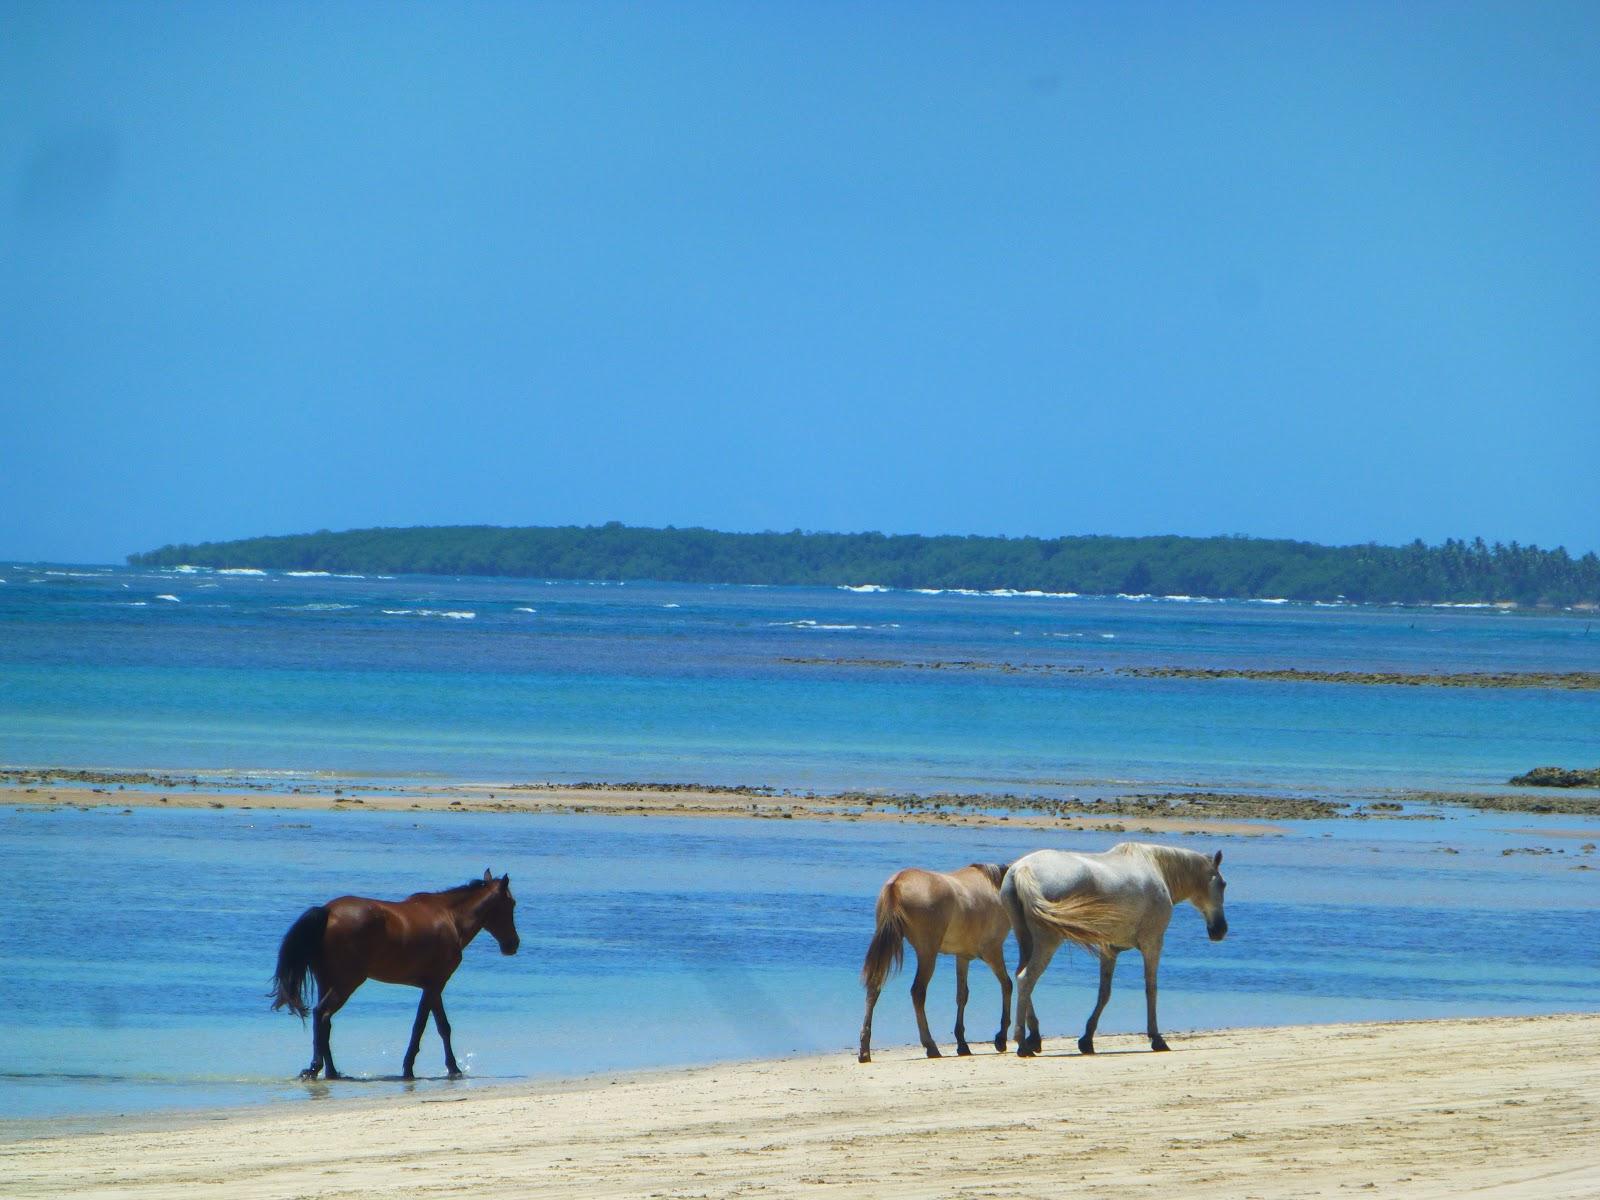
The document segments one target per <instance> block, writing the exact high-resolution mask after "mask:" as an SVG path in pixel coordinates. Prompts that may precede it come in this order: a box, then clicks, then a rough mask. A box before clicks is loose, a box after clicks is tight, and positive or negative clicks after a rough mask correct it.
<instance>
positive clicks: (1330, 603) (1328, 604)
mask: <svg viewBox="0 0 1600 1200" xmlns="http://www.w3.org/2000/svg"><path fill="white" fill-rule="evenodd" d="M1344 606H1345V605H1344V601H1343V600H1313V601H1312V602H1311V607H1312V608H1343V607H1344Z"/></svg>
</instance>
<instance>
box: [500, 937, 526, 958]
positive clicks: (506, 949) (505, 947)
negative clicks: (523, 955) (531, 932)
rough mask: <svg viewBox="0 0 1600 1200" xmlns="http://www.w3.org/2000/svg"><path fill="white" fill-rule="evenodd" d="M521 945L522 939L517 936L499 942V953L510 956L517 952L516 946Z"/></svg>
mask: <svg viewBox="0 0 1600 1200" xmlns="http://www.w3.org/2000/svg"><path fill="white" fill-rule="evenodd" d="M521 945H522V939H521V938H519V937H513V938H512V939H511V940H510V941H508V942H501V943H500V953H501V954H504V955H505V956H506V957H507V958H510V957H511V956H512V955H513V954H515V953H516V952H517V947H519V946H521Z"/></svg>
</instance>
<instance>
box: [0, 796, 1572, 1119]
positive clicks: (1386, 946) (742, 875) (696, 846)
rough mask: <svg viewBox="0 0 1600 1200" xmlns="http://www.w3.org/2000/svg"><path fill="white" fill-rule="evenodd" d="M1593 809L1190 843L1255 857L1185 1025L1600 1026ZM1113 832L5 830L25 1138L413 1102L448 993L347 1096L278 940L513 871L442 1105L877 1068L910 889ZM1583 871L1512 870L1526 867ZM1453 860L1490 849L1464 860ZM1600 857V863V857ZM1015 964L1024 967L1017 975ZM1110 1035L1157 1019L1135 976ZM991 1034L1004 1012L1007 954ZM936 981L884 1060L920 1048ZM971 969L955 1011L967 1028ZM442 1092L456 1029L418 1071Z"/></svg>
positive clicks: (90, 815)
mask: <svg viewBox="0 0 1600 1200" xmlns="http://www.w3.org/2000/svg"><path fill="white" fill-rule="evenodd" d="M1581 824H1582V822H1579V821H1577V820H1576V819H1575V818H1571V817H1564V818H1562V817H1552V818H1538V817H1528V816H1523V815H1503V814H1485V815H1474V814H1464V815H1459V816H1457V817H1455V818H1454V819H1451V820H1448V821H1437V822H1435V821H1393V822H1386V821H1373V822H1343V823H1339V822H1314V823H1307V824H1305V825H1304V826H1296V827H1295V830H1294V832H1293V833H1291V834H1290V835H1289V836H1285V837H1267V838H1249V837H1238V838H1226V839H1212V838H1205V839H1197V838H1188V839H1183V843H1184V844H1187V845H1195V846H1203V847H1204V848H1207V849H1210V848H1211V847H1213V846H1216V847H1220V848H1223V849H1224V850H1225V862H1224V871H1225V873H1226V874H1227V876H1228V879H1229V893H1228V895H1229V901H1230V903H1229V905H1228V918H1229V922H1230V926H1231V932H1230V936H1229V938H1228V939H1227V941H1225V942H1222V943H1220V944H1212V943H1209V942H1208V941H1207V940H1206V937H1205V933H1204V928H1203V924H1202V922H1201V920H1200V919H1199V917H1198V915H1197V914H1195V913H1193V912H1192V911H1191V910H1189V909H1188V908H1187V907H1186V908H1184V909H1182V910H1180V911H1179V913H1178V914H1177V915H1176V917H1175V918H1174V921H1173V925H1172V929H1171V932H1170V934H1169V937H1168V941H1167V949H1166V954H1165V956H1164V958H1163V961H1162V974H1161V984H1162V991H1161V1011H1162V1016H1163V1024H1164V1026H1165V1027H1166V1029H1167V1030H1168V1032H1169V1033H1172V1032H1177V1031H1182V1030H1185V1029H1196V1028H1208V1027H1222V1026H1249V1025H1258V1024H1282V1023H1290V1022H1317V1021H1333V1020H1346V1019H1376V1018H1402V1017H1425V1016H1451V1015H1464V1014H1481V1013H1528V1012H1546V1011H1558V1010H1572V1009H1586V1008H1593V1007H1594V1006H1595V1004H1596V996H1600V945H1597V943H1596V940H1595V938H1594V936H1593V935H1594V930H1595V918H1596V904H1597V897H1600V883H1597V880H1600V870H1595V871H1584V870H1575V869H1574V868H1575V867H1578V866H1582V865H1588V864H1593V863H1595V856H1594V854H1593V853H1585V852H1583V851H1582V850H1581V849H1580V847H1581V846H1582V845H1583V844H1585V842H1586V840H1594V835H1595V834H1596V833H1600V829H1591V830H1590V834H1589V837H1588V839H1584V838H1580V837H1573V836H1567V834H1570V833H1572V832H1573V831H1574V830H1575V829H1577V828H1578V827H1579V826H1580V825H1581ZM1113 840H1114V839H1113V838H1111V837H1108V836H1105V835H1091V834H1073V833H1060V834H1050V833H1041V832H1039V831H1033V830H1016V831H1010V830H1005V829H995V830H971V829H961V830H942V829H935V828H928V827H925V826H909V825H907V826H901V825H886V824H875V823H874V824H869V823H849V822H810V821H807V822H784V821H724V820H701V819H680V818H665V817H625V818H624V817H598V816H581V815H570V816H563V815H549V816H517V815H466V814H463V815H459V816H450V815H436V816H419V815H415V814H385V813H376V812H374V813H321V812H316V813H304V812H288V811H274V810H267V809H256V810H248V811H211V810H178V811H159V810H153V809H138V810H133V811H131V812H126V813H125V812H124V811H123V810H121V809H118V808H115V807H106V808H101V809H96V810H90V811H76V810H65V809H59V810H41V809H32V808H5V809H0V878H4V879H6V881H7V884H6V895H7V897H8V901H9V903H8V910H9V918H8V921H7V922H6V923H5V925H4V926H3V928H0V1080H3V1082H0V1117H6V1118H17V1117H37V1116H44V1115H49V1114H106V1113H130V1112H131V1113H138V1112H147V1111H151V1110H159V1109H165V1108H194V1107H199V1106H206V1105H217V1104H251V1103H259V1102H267V1101H302V1100H308V1099H311V1100H314V1099H317V1098H319V1097H326V1096H358V1095H382V1094H391V1093H395V1092H398V1091H400V1090H402V1089H405V1088H407V1087H408V1086H410V1085H406V1084H402V1083H400V1082H399V1081H396V1080H394V1079H392V1078H390V1077H392V1076H393V1074H394V1072H395V1071H396V1070H397V1069H398V1061H399V1057H400V1055H401V1053H402V1051H403V1050H404V1043H405V1039H406V1036H407V1034H408V1032H409V1028H410V1026H409V1022H410V1018H411V1015H412V1013H413V1011H414V1009H415V1004H416V996H417V993H416V992H415V991H412V990H410V989H405V988H397V987H388V986H385V985H380V984H369V985H367V986H366V987H365V988H363V989H362V990H361V991H360V992H359V993H357V995H356V997H355V998H354V999H353V1000H352V1001H351V1003H350V1005H349V1006H348V1007H347V1008H346V1009H345V1010H344V1011H343V1012H342V1013H341V1014H340V1015H339V1017H338V1018H337V1019H336V1021H335V1025H334V1046H335V1051H336V1056H337V1059H338V1061H339V1063H340V1066H341V1068H342V1069H344V1070H346V1071H350V1072H353V1073H355V1074H356V1075H357V1076H359V1077H360V1078H357V1079H355V1080H352V1081H350V1082H347V1083H335V1084H332V1085H328V1084H309V1085H308V1084H301V1083H298V1082H296V1081H294V1079H293V1076H294V1074H295V1072H296V1071H297V1070H298V1068H299V1067H301V1066H303V1065H304V1064H305V1062H306V1061H307V1060H308V1058H309V1050H310V1040H309V1033H308V1031H307V1030H306V1029H305V1028H304V1027H302V1025H301V1024H300V1022H298V1021H297V1020H294V1019H293V1018H291V1017H287V1016H284V1015H283V1014H275V1013H272V1012H270V1011H268V1008H267V1002H266V1000H265V991H266V984H267V977H268V975H269V973H270V970H271V967H272V963H273V959H274V956H275V954H276V950H277V944H278V939H279V938H280V937H281V936H282V934H283V931H284V930H285V929H286V928H287V926H288V924H289V923H290V922H291V921H292V920H293V919H294V917H295V916H297V915H298V914H299V912H300V911H301V910H302V909H304V908H305V907H306V906H307V905H309V904H312V903H319V902H321V901H323V900H326V899H329V898H331V897H332V896H335V895H338V894H342V893H345V892H355V893H358V894H369V895H377V896H387V897H397V896H401V895H405V894H407V893H409V892H411V891H414V890H417V889H418V888H437V887H445V886H449V885H452V884H454V883H457V882H460V881H461V880H463V879H466V878H468V877H470V876H474V875H478V874H481V872H482V870H483V868H484V867H485V866H489V867H493V868H494V869H495V870H496V871H497V872H498V871H509V872H510V873H511V876H512V882H513V887H514V890H515V892H516V894H517V896H518V901H519V904H518V909H517V916H518V927H519V931H520V933H521V935H522V950H521V953H520V954H519V955H517V956H516V957H515V958H505V957H503V956H501V955H500V954H499V953H498V951H497V950H496V948H495V946H494V944H493V941H492V939H490V938H488V937H484V938H482V939H480V941H479V942H478V943H475V944H474V945H473V947H472V949H471V950H470V951H469V953H468V956H467V960H466V962H465V963H464V964H463V966H462V968H461V970H460V971H458V972H457V974H456V977H455V979H454V980H453V981H452V983H451V986H450V989H449V991H448V992H447V993H446V1001H447V1004H448V1006H449V1012H450V1016H451V1020H452V1024H453V1025H454V1027H455V1040H456V1048H457V1053H458V1055H459V1056H460V1057H461V1060H462V1062H463V1064H464V1065H466V1067H467V1068H468V1071H469V1075H470V1077H469V1079H468V1080H466V1081H463V1082H461V1083H455V1084H453V1083H450V1082H448V1081H445V1080H442V1079H437V1078H435V1079H431V1080H430V1079H425V1080H423V1081H422V1082H421V1083H419V1084H417V1085H416V1086H417V1087H420V1088H424V1089H429V1088H432V1089H440V1088H450V1087H460V1086H474V1085H475V1084H480V1083H482V1082H483V1081H486V1080H505V1079H512V1078H532V1077H540V1076H553V1075H569V1074H577V1073H585V1072H592V1071H600V1070H609V1069H618V1068H630V1067H647V1066H657V1065H673V1064H684V1063H693V1062H704V1061H711V1060H717V1059H726V1058H746V1057H760V1056H771V1055H781V1054H790V1053H795V1052H803V1051H831V1052H837V1053H840V1054H849V1053H853V1047H854V1044H855V1040H856V1037H857V1033H858V1030H859V1027H860V1018H861V996H862V994H861V989H860V985H859V983H858V981H857V978H856V972H857V970H858V969H859V965H860V960H861V956H862V954H863V952H864V950H865V946H866V942H867V940H868V938H869V936H870V933H871V925H872V910H873V901H874V898H875V895H876V892H877V889H878V887H879V886H880V885H881V884H882V882H883V880H884V879H885V878H886V877H887V876H888V875H889V874H890V873H891V872H892V871H893V870H895V869H897V868H899V867H901V866H905V865H910V864H925V865H930V866H936V867H943V868H946V869H948V868H951V867H954V866H957V865H960V864H961V863H963V862H966V861H969V860H973V859H982V860H1004V859H1009V858H1011V857H1014V856H1016V855H1017V854H1019V853H1022V852H1025V851H1026V850H1029V849H1034V848H1037V847H1039V846H1041V845H1056V846H1061V847H1065V848H1080V849H1102V848H1105V847H1106V846H1107V845H1109V844H1110V843H1111V842H1112V841H1113ZM1535 845H1541V846H1548V847H1552V848H1559V849H1560V850H1561V853H1550V854H1546V855H1537V856H1535V855H1523V854H1513V855H1505V854H1503V853H1502V851H1504V850H1506V849H1514V848H1518V847H1528V846H1535ZM1446 847H1449V848H1452V849H1455V850H1457V851H1459V853H1456V854H1448V853H1445V848H1446ZM1596 865H1600V864H1596ZM1013 956H1014V947H1013V948H1009V949H1008V958H1009V957H1013ZM1125 959H1126V961H1124V963H1123V964H1122V967H1121V970H1120V972H1119V981H1120V987H1119V990H1118V991H1117V992H1116V993H1115V994H1114V996H1113V1000H1112V1004H1111V1007H1110V1008H1109V1009H1108V1011H1107V1014H1106V1018H1105V1021H1104V1023H1103V1028H1104V1029H1105V1030H1107V1031H1108V1032H1119V1031H1133V1030H1138V1029H1141V1028H1142V1026H1143V999H1142V990H1141V988H1140V986H1139V982H1140V975H1139V968H1138V964H1137V958H1136V956H1133V955H1129V956H1125ZM1094 978H1095V972H1094V968H1093V964H1092V962H1091V961H1090V960H1089V959H1088V957H1087V956H1086V955H1084V954H1081V953H1067V952H1063V953H1062V954H1061V955H1058V956H1057V958H1056V961H1055V963H1054V964H1053V965H1052V967H1051V969H1050V972H1049V974H1048V975H1047V976H1046V978H1045V980H1044V982H1043V983H1041V985H1040V989H1039V992H1038V994H1037V1000H1038V1006H1039V1009H1040V1013H1041V1017H1042V1020H1043V1022H1044V1031H1045V1035H1046V1037H1047V1038H1052V1039H1060V1038H1065V1037H1072V1036H1075V1035H1076V1033H1077V1032H1078V1030H1079V1027H1080V1025H1081V1022H1082V1020H1083V1018H1084V1016H1086V1015H1087V1010H1088V1007H1089V1005H1090V1003H1091V1002H1092V999H1093V992H1094ZM972 981H973V982H972V1000H971V1004H970V1007H969V1018H968V1025H969V1030H970V1031H971V1035H972V1038H973V1041H974V1045H977V1044H978V1043H979V1042H980V1040H981V1039H982V1038H983V1037H985V1036H991V1037H992V1035H993V1032H994V1026H995V1025H996V1023H997V1017H998V1012H997V1010H998V994H999V993H998V988H997V986H996V985H995V983H994V981H993V979H992V978H991V977H990V976H989V974H988V972H987V971H986V970H984V969H983V967H982V965H981V964H978V965H977V966H976V967H975V969H974V971H973V974H972ZM908 984H909V979H908V978H907V977H906V976H904V975H903V976H902V977H901V978H900V979H899V980H898V981H897V982H895V983H893V984H891V986H890V988H889V989H888V990H887V991H886V992H885V995H884V998H883V1000H882V1001H881V1002H880V1004H879V1008H878V1015H877V1020H876V1029H875V1042H876V1044H879V1045H889V1044H904V1043H908V1042H913V1041H914V1040H915V1026H914V1023H913V1020H912V1016H911V1012H910V1005H909V1003H908V1002H907V1000H906V998H905V988H906V986H907V985H908ZM953 990H954V972H953V970H952V968H951V965H950V962H949V960H944V961H943V962H942V963H941V966H940V969H939V972H938V974H937V975H936V976H935V978H934V983H933V987H932V989H931V993H930V1003H929V1016H930V1021H931V1023H932V1024H933V1026H934V1028H935V1030H936V1031H937V1033H938V1035H939V1036H940V1037H941V1039H948V1037H949V1029H950V1027H951V1024H952V1022H953V1011H954V1010H953V999H952V996H953ZM418 1067H419V1070H421V1071H422V1072H424V1073H433V1074H435V1075H437V1074H442V1052H441V1050H440V1047H439V1043H438V1040H437V1038H436V1037H435V1035H434V1034H433V1032H432V1031H431V1030H430V1031H429V1034H428V1036H427V1038H426V1039H425V1041H424V1043H423V1049H422V1055H421V1057H420V1059H419V1063H418Z"/></svg>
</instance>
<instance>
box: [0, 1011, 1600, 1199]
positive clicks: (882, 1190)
mask: <svg viewBox="0 0 1600 1200" xmlns="http://www.w3.org/2000/svg"><path fill="white" fill-rule="evenodd" d="M1100 1040H1101V1049H1102V1053H1101V1054H1099V1055H1097V1056H1095V1057H1094V1058H1083V1057H1080V1056H1078V1055H1077V1054H1076V1053H1075V1051H1074V1050H1073V1049H1072V1043H1071V1041H1070V1039H1065V1038H1052V1039H1049V1040H1047V1042H1046V1046H1045V1054H1044V1055H1043V1056H1042V1057H1040V1058H1037V1059H1033V1060H1021V1059H1018V1058H1016V1057H1015V1056H1014V1055H1004V1056H1002V1055H996V1054H994V1053H993V1052H992V1051H989V1052H983V1053H979V1054H977V1055H975V1056H974V1057H972V1058H955V1057H946V1058H943V1059H940V1060H936V1061H930V1060H927V1059H925V1058H923V1057H922V1056H921V1052H920V1050H917V1049H914V1048H905V1047H901V1048H887V1049H885V1050H882V1051H880V1052H878V1053H877V1056H876V1060H875V1061H874V1062H873V1063H872V1064H870V1065H866V1066H861V1065H858V1064H857V1063H856V1062H855V1061H854V1057H853V1055H852V1054H851V1053H849V1052H848V1051H847V1050H844V1049H841V1050H840V1052H839V1053H837V1054H831V1055H826V1056H812V1057H806V1058H797V1059H790V1060H780V1061H765V1062H750V1063H739V1064H724V1065H719V1066H710V1067H699V1068H694V1069H687V1070H680V1071H665V1072H662V1071H658V1072H650V1073H641V1074H637V1075H613V1076H604V1077H597V1078H592V1079H586V1080H581V1081H575V1082H574V1081H569V1082H565V1083H550V1084H535V1085H508V1086H505V1087H492V1088H472V1089H470V1090H463V1091H462V1092H461V1093H460V1094H459V1095H450V1094H448V1093H444V1094H441V1093H440V1092H438V1091H431V1092H429V1093H427V1094H425V1095H418V1096H413V1097H405V1098H400V1099H392V1100H383V1101H371V1100H366V1101H353V1102H343V1101H340V1100H331V1101H323V1102H314V1103H306V1104H291V1105H278V1106H275V1107H272V1108H268V1109H247V1110H235V1111H230V1112H217V1113H208V1114H195V1115H192V1116H191V1117H188V1118H183V1119H179V1120H178V1121H177V1122H176V1124H175V1125H173V1126H171V1127H168V1128H164V1129H158V1128H148V1127H146V1128H138V1127H132V1126H126V1125H119V1124H118V1123H116V1122H112V1123H111V1124H110V1126H109V1127H108V1128H107V1129H105V1130H103V1131H101V1132H98V1133H92V1134H85V1133H78V1134H73V1135H70V1136H64V1137H59V1138H39V1137H34V1138H30V1139H28V1140H23V1141H13V1142H10V1143H9V1144H0V1172H3V1174H0V1178H4V1180H5V1189H4V1190H5V1192H6V1194H7V1195H9V1196H16V1197H34V1196H55V1195H62V1194H66V1193H68V1192H70V1193H72V1194H74V1195H76V1196H80V1197H93V1196H117V1197H157V1196H172V1195H209V1194H226V1195H228V1196H231V1197H254V1198H261V1200H267V1198H278V1197H298V1196H313V1195H314V1196H319V1197H365V1196H373V1197H377V1196H394V1195H401V1194H403V1195H413V1196H431V1195H469V1194H470V1195H474V1196H480V1197H490V1198H498V1197H526V1196H552V1197H566V1196H571V1197H637V1196H654V1197H670V1198H690V1197H705V1198H720V1197H740V1196H764V1197H773V1196H887V1197H923V1196H929V1197H932V1196H939V1197H985V1196H1019V1197H1052V1198H1054V1197H1060V1196H1063V1195H1084V1196H1095V1197H1110V1198H1121V1197H1130V1198H1131V1197H1151V1198H1155V1197H1174V1196H1203V1197H1213V1196H1214V1197H1233V1198H1243V1197H1250V1196H1259V1197H1263V1198H1265V1197H1310V1196H1343V1195H1348V1194H1349V1193H1351V1192H1352V1191H1354V1192H1356V1193H1358V1194H1363V1193H1366V1194H1372V1195H1377V1196H1384V1197H1391V1196H1398V1197H1408V1198H1409V1197H1443V1196H1460V1195H1464V1194H1470V1193H1478V1194H1484V1195H1495V1196H1504V1197H1511V1198H1513V1200H1516V1198H1529V1200H1531V1198H1533V1197H1539V1198H1540V1200H1575V1198H1576V1197H1580V1196H1583V1197H1592V1196H1595V1195H1600V1157H1597V1156H1596V1155H1595V1154H1594V1152H1593V1144H1592V1143H1593V1134H1594V1131H1595V1129H1596V1128H1600V1014H1589V1015H1563V1016H1551V1017H1528V1018H1482V1019H1465V1020H1444V1021H1424V1022H1410V1023H1397V1024H1371V1025H1338V1026H1308V1027H1289V1028H1277V1029H1252V1030H1227V1031H1220V1032H1210V1033H1198V1034H1180V1035H1177V1036H1173V1037H1172V1038H1171V1041H1172V1044H1173V1048H1174V1052H1173V1053H1170V1054H1152V1053H1149V1052H1148V1050H1147V1049H1146V1048H1145V1042H1144V1039H1143V1038H1137V1037H1132V1036H1116V1037H1109V1036H1108V1037H1103V1038H1102V1039H1100ZM333 1091H334V1092H335V1093H336V1092H337V1088H335V1089H333Z"/></svg>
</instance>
